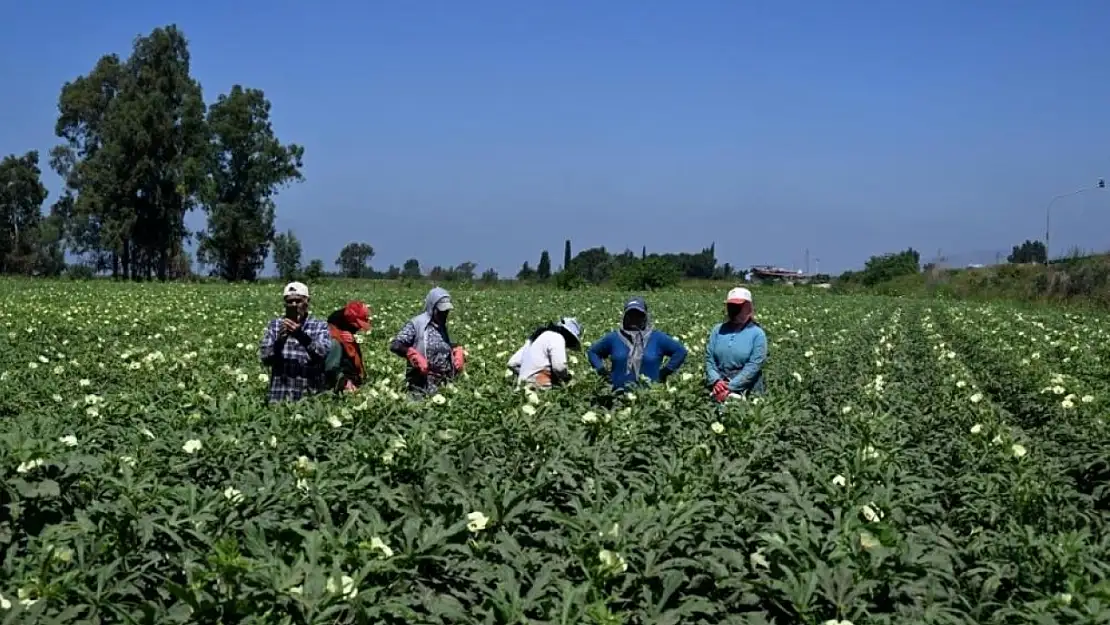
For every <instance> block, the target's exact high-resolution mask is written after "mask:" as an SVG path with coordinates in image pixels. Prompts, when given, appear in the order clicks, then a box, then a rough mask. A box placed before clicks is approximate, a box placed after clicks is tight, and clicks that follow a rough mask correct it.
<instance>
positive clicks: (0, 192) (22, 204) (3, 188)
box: [0, 150, 47, 273]
mask: <svg viewBox="0 0 1110 625" xmlns="http://www.w3.org/2000/svg"><path fill="white" fill-rule="evenodd" d="M41 178H42V170H41V169H39V153H38V152H36V151H34V150H32V151H30V152H27V153H26V154H24V155H23V156H18V157H17V156H16V155H14V154H12V155H10V156H6V157H4V160H3V161H0V273H31V272H32V271H33V270H34V267H35V259H36V256H37V255H38V252H39V247H40V232H39V226H40V224H41V221H42V203H43V202H44V201H46V195H47V193H46V186H45V185H43V184H42V180H41Z"/></svg>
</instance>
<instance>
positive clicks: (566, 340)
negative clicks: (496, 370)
mask: <svg viewBox="0 0 1110 625" xmlns="http://www.w3.org/2000/svg"><path fill="white" fill-rule="evenodd" d="M581 339H582V326H581V324H579V323H578V320H577V319H575V318H573V317H563V318H562V319H559V321H558V322H557V323H549V324H547V325H545V326H542V327H540V328H537V329H536V331H535V332H533V333H532V335H531V336H529V337H528V340H526V341H524V346H523V347H521V348H520V349H518V350H517V351H516V353H515V354H513V355H512V357H511V358H509V368H510V369H512V370H513V372H514V373H516V374H517V383H518V384H528V385H530V386H532V387H534V388H538V389H549V388H551V387H552V386H555V385H557V384H560V383H562V382H565V381H567V380H569V379H570V370H569V369H568V368H567V350H568V349H573V350H576V351H577V350H579V349H581V348H582V340H581Z"/></svg>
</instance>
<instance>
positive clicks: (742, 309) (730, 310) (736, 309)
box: [725, 302, 752, 327]
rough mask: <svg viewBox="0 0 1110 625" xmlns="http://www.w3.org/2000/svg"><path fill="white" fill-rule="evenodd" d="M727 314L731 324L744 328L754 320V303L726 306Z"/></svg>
mask: <svg viewBox="0 0 1110 625" xmlns="http://www.w3.org/2000/svg"><path fill="white" fill-rule="evenodd" d="M725 314H727V315H728V322H729V324H731V325H734V326H737V327H741V326H744V325H745V324H747V323H748V321H750V320H751V318H752V303H751V302H744V303H743V304H725Z"/></svg>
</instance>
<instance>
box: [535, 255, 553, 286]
mask: <svg viewBox="0 0 1110 625" xmlns="http://www.w3.org/2000/svg"><path fill="white" fill-rule="evenodd" d="M536 277H537V278H539V279H540V281H541V282H544V281H546V280H547V279H549V278H550V277H551V256H550V255H548V253H547V250H544V251H543V253H542V254H540V264H538V265H536Z"/></svg>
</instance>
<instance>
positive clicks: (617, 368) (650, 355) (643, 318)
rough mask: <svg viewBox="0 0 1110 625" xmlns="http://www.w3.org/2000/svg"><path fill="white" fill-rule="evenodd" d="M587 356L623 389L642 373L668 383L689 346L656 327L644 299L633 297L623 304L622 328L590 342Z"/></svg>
mask: <svg viewBox="0 0 1110 625" xmlns="http://www.w3.org/2000/svg"><path fill="white" fill-rule="evenodd" d="M587 356H588V358H589V359H590V366H591V367H593V369H594V371H596V372H597V373H598V374H599V375H601V376H602V377H605V378H607V379H608V380H609V383H610V384H611V385H612V387H613V390H615V391H622V390H625V389H627V388H628V387H629V386H631V385H633V384H635V383H636V382H637V381H638V380H639V379H640V376H644V377H646V378H647V379H648V380H650V381H652V382H666V381H667V378H668V377H669V376H670V375H671V374H672V373H674V372H675V371H677V370H678V368H679V367H681V366H682V361H684V360H686V347H685V346H683V345H682V343H680V342H678V341H677V340H675V339H674V338H672V337H671V336H670V335H669V334H667V333H666V332H660V331H659V330H656V329H655V328H654V327H653V325H652V322H651V315H650V314H648V309H647V303H646V302H645V301H644V298H642V297H633V298H632V299H630V300H628V302H627V303H625V305H624V316H623V318H622V319H621V327H620V329H618V330H614V331H612V332H609V333H608V334H606V335H605V336H603V337H601V338H600V339H599V340H598V341H597V342H596V343H594V344H593V345H591V346H590V350H589V352H588V353H587ZM606 358H608V359H609V360H610V361H611V363H612V367H611V369H610V370H609V371H606V369H605V359H606ZM664 360H665V361H666V362H664Z"/></svg>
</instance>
